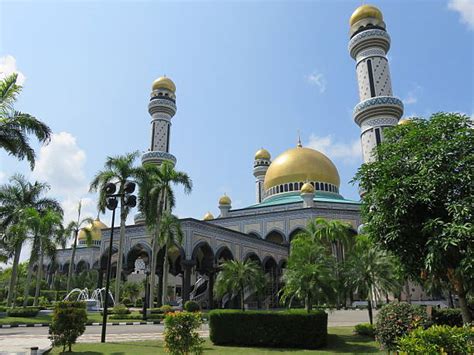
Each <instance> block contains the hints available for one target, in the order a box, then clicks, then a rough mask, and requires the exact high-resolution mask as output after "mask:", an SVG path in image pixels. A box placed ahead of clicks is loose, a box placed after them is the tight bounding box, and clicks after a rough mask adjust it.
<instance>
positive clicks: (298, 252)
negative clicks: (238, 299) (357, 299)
mask: <svg viewBox="0 0 474 355" xmlns="http://www.w3.org/2000/svg"><path fill="white" fill-rule="evenodd" d="M309 230H311V228H309ZM313 237H314V234H310V233H309V232H303V233H299V234H298V235H297V236H296V237H295V238H294V239H293V240H292V241H291V251H290V255H289V257H288V265H287V267H286V269H285V270H284V272H283V284H284V286H283V289H282V291H281V293H282V297H281V300H282V302H287V301H288V303H289V305H290V307H291V304H292V301H293V299H298V300H301V301H304V302H305V305H306V309H307V311H308V312H310V311H311V309H312V306H313V303H314V302H319V303H322V302H332V301H333V300H334V299H335V297H336V289H335V280H334V276H335V275H334V263H335V261H334V258H333V257H331V256H330V255H329V253H328V252H327V249H326V247H325V246H324V245H322V244H321V243H319V242H317V241H315V240H314V239H313Z"/></svg>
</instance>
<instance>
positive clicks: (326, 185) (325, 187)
mask: <svg viewBox="0 0 474 355" xmlns="http://www.w3.org/2000/svg"><path fill="white" fill-rule="evenodd" d="M328 190H329V189H328V184H327V183H325V184H324V191H328Z"/></svg>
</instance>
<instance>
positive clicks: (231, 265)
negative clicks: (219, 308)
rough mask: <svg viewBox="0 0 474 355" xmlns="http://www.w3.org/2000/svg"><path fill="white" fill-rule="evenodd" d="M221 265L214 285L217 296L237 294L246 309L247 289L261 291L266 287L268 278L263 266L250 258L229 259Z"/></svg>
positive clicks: (241, 304)
mask: <svg viewBox="0 0 474 355" xmlns="http://www.w3.org/2000/svg"><path fill="white" fill-rule="evenodd" d="M221 267H222V270H221V271H220V272H219V274H218V275H217V278H216V283H215V285H214V292H215V294H216V297H217V298H222V297H223V296H224V295H225V294H234V295H237V296H239V299H240V308H241V309H242V311H245V304H244V297H245V289H254V290H257V292H260V291H261V290H262V288H263V287H265V282H266V280H265V275H264V273H263V270H262V268H261V267H260V266H259V265H258V264H257V263H256V262H255V261H253V260H250V259H247V260H245V261H239V260H228V261H225V262H223V263H222V264H221ZM209 301H210V300H209Z"/></svg>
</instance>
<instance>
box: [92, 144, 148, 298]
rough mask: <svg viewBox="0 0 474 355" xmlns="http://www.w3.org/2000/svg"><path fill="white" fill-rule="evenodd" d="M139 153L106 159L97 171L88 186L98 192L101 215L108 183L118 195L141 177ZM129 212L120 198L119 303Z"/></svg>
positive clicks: (103, 209)
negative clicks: (137, 165) (138, 163)
mask: <svg viewBox="0 0 474 355" xmlns="http://www.w3.org/2000/svg"><path fill="white" fill-rule="evenodd" d="M139 155H140V153H139V152H138V151H135V152H132V153H127V154H125V155H118V156H114V157H107V159H106V161H105V165H104V170H101V171H99V172H98V173H97V174H96V175H95V177H94V179H93V180H92V182H91V184H90V191H91V192H96V191H98V192H99V200H98V208H99V211H101V212H102V213H104V212H105V209H106V197H105V186H106V185H107V184H108V183H117V184H118V186H119V191H118V192H119V193H123V191H124V187H125V184H126V183H127V182H128V181H136V180H137V178H138V177H139V176H141V171H142V169H141V168H139V167H136V166H135V165H134V163H135V160H136V159H137V158H138V156H139ZM129 212H130V208H129V207H128V206H126V205H125V201H124V198H123V196H122V197H121V198H120V237H119V246H118V255H119V257H118V260H117V275H116V277H115V292H114V299H115V300H116V302H119V301H120V282H121V278H122V264H123V247H124V245H123V243H124V239H125V222H126V220H127V216H128V214H129Z"/></svg>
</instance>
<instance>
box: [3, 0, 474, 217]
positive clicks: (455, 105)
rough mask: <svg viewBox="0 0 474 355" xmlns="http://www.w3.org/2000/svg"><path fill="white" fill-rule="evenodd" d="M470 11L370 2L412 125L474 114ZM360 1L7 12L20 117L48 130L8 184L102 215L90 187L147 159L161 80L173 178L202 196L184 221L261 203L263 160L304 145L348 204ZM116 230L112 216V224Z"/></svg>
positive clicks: (18, 5)
mask: <svg viewBox="0 0 474 355" xmlns="http://www.w3.org/2000/svg"><path fill="white" fill-rule="evenodd" d="M473 1H474V0H443V1H441V0H440V1H412V0H410V1H408V0H407V1H374V2H373V3H374V4H375V5H377V6H378V7H379V8H380V9H381V10H382V12H383V13H384V18H385V22H386V23H387V29H388V31H389V33H390V35H391V37H392V48H391V50H390V52H389V59H390V67H391V73H392V83H393V89H394V93H395V95H397V96H398V97H400V98H401V99H402V100H403V101H404V103H405V107H406V110H405V114H406V116H413V115H419V116H423V117H429V115H430V114H431V113H433V112H438V111H460V112H464V113H467V114H469V115H472V113H473V112H474V108H473V101H474V99H473V97H474V95H473V82H474V78H473V67H474V63H473V59H474V58H473V56H474V54H473V52H474V2H473ZM359 5H360V1H329V0H326V1H278V2H270V1H259V2H257V1H233V2H227V1H206V2H197V1H186V2H160V1H133V2H132V1H119V2H117V1H105V0H104V1H74V2H72V1H71V2H69V1H67V2H66V1H61V2H60V1H48V2H42V1H21V2H16V1H15V2H14V1H0V16H1V18H0V72H1V73H2V75H6V74H8V73H11V72H14V71H16V72H19V73H20V77H19V78H20V80H21V83H22V84H23V85H24V91H23V93H22V95H21V99H20V100H19V102H18V105H17V108H18V109H20V110H22V111H25V112H28V113H31V114H34V115H35V116H37V117H38V118H39V119H41V120H43V121H44V122H46V123H47V124H49V125H50V126H51V128H52V129H53V131H54V132H55V133H54V136H53V139H52V141H51V143H50V144H49V145H48V146H46V147H41V148H39V147H38V150H37V152H38V161H37V165H36V169H35V170H34V171H33V172H30V171H29V170H28V164H27V163H26V162H17V161H16V160H15V159H12V158H11V157H8V156H7V155H6V154H5V153H4V152H3V151H0V181H1V182H6V181H7V180H8V177H9V176H10V175H12V174H13V173H15V172H22V173H25V174H27V175H28V176H30V177H31V179H38V180H46V181H49V183H50V184H51V186H52V189H51V194H52V195H53V196H56V197H57V198H59V199H60V200H61V201H62V203H63V205H64V208H65V211H66V219H70V218H72V217H73V216H74V211H75V208H76V205H77V201H78V200H79V199H81V198H83V199H84V205H85V207H84V209H85V210H86V213H87V214H90V215H95V214H96V211H95V196H94V195H89V194H87V190H88V188H87V187H88V183H89V181H90V180H91V177H92V176H93V175H94V174H95V173H96V172H97V171H98V170H99V169H101V168H102V166H103V163H104V160H105V158H106V156H108V155H117V154H122V153H125V152H130V151H133V150H136V149H138V150H142V151H143V150H145V149H146V148H147V147H148V145H149V139H150V126H149V124H150V120H149V115H148V112H147V102H148V99H149V94H150V86H151V83H152V81H153V80H154V79H155V78H156V77H159V76H161V75H162V74H166V75H167V76H169V77H171V78H172V79H173V80H174V81H175V83H176V86H177V92H176V95H177V105H178V113H177V115H176V116H175V118H174V119H173V126H172V129H171V152H172V153H173V154H175V156H176V157H177V159H178V165H177V168H178V169H180V170H183V171H186V172H187V173H189V175H190V176H191V178H192V179H193V182H194V190H193V192H192V194H191V195H189V196H185V195H184V194H183V193H182V192H181V191H180V190H179V189H178V203H177V208H176V211H175V212H176V213H177V214H178V215H179V216H180V217H188V216H191V217H196V218H201V217H202V216H203V215H204V213H205V212H207V211H208V210H209V211H211V212H212V213H214V214H215V215H217V214H218V209H217V200H218V198H219V196H220V195H222V194H223V193H224V192H226V193H227V194H228V195H229V196H230V197H231V198H232V200H233V207H236V208H237V207H244V206H246V205H249V204H252V203H254V200H255V195H254V191H255V188H254V177H253V176H252V162H253V155H254V153H255V151H256V150H257V149H259V148H260V147H265V148H266V149H268V150H269V151H270V152H271V154H272V156H273V157H276V156H277V155H278V154H280V153H281V152H283V151H284V150H286V149H288V148H291V147H294V146H295V144H296V140H297V135H298V133H297V132H298V130H299V131H300V132H301V138H302V141H303V144H304V145H307V146H310V147H313V148H315V149H319V150H321V151H323V152H324V153H326V154H327V155H328V156H329V157H330V158H331V159H332V160H333V161H334V162H335V164H336V165H337V167H338V169H339V173H340V175H341V181H342V183H341V185H342V186H341V192H342V194H343V195H344V196H345V197H347V198H350V199H358V194H357V187H355V186H352V185H351V184H349V181H350V180H351V178H352V177H353V175H354V173H355V171H356V170H357V168H358V166H359V165H360V163H361V152H360V144H359V129H358V127H357V126H356V124H355V123H354V122H353V121H352V118H351V111H352V108H353V107H354V105H355V104H356V103H357V102H358V93H357V85H356V79H355V78H356V76H355V70H354V66H355V63H354V61H353V60H352V58H350V56H349V54H348V52H347V43H348V30H349V26H348V19H349V17H350V15H351V13H352V12H353V10H354V9H355V8H356V7H357V6H359ZM103 220H104V222H106V223H107V224H109V223H110V220H109V217H108V216H105V217H103Z"/></svg>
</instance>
